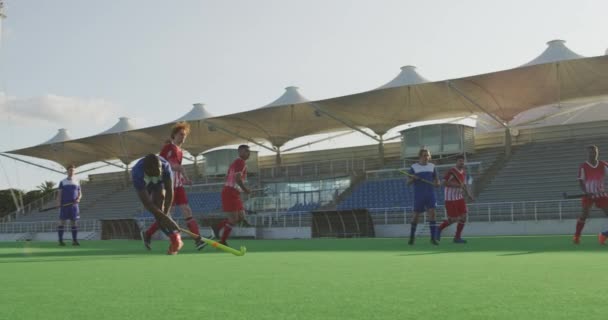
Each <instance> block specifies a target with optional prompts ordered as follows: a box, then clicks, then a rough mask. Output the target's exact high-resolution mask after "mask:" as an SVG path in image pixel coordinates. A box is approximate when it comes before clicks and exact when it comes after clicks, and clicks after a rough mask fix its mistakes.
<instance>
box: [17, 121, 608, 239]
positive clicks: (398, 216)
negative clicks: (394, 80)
mask: <svg viewBox="0 0 608 320" xmlns="http://www.w3.org/2000/svg"><path fill="white" fill-rule="evenodd" d="M605 128H607V126H606V123H605V122H598V123H587V124H576V125H568V126H559V127H551V126H549V127H541V128H530V129H526V130H521V131H520V135H519V136H518V139H516V141H515V144H514V148H513V153H512V155H511V156H510V157H508V158H504V149H503V148H502V147H500V145H499V143H498V142H492V141H494V140H497V139H496V138H495V137H496V136H497V135H498V134H497V133H487V134H479V135H478V136H477V140H476V141H478V143H479V145H478V147H480V148H479V149H476V150H475V152H474V153H473V154H469V155H467V163H468V165H469V168H468V171H469V172H470V173H471V176H472V180H473V185H474V186H477V184H478V183H481V181H484V180H485V183H486V184H485V187H484V188H483V189H481V190H478V193H479V195H478V198H477V202H476V203H472V204H470V205H469V208H470V218H469V220H470V221H472V222H474V221H479V222H485V221H492V222H494V223H495V222H499V221H511V222H517V221H530V220H532V221H538V220H547V219H549V220H553V219H555V220H562V219H572V218H574V217H575V216H576V214H577V213H578V210H579V208H578V205H577V203H578V202H577V201H572V200H570V201H568V200H562V199H561V194H562V192H568V193H576V192H577V190H578V184H577V183H576V174H577V168H578V165H579V164H580V163H581V162H582V161H584V159H585V153H584V146H586V145H588V144H591V143H595V144H597V145H598V146H599V147H600V151H601V150H606V149H608V144H606V143H604V142H603V141H602V140H603V139H602V137H607V136H608V131H607V130H606V129H605ZM579 130H580V131H582V134H578V133H577V134H574V135H573V134H572V132H579ZM374 147H375V146H361V147H354V148H344V149H332V150H328V151H325V152H327V153H328V154H329V155H328V156H327V157H326V156H323V151H313V152H310V153H293V154H286V155H284V161H285V162H286V163H287V164H286V165H285V166H284V167H282V168H283V169H281V170H277V169H276V166H275V165H274V164H273V162H272V161H269V159H268V158H270V157H268V158H264V157H260V161H259V164H260V174H259V175H254V176H253V177H251V181H250V183H253V184H255V185H260V186H264V187H265V188H266V189H265V193H264V194H262V195H260V196H258V197H255V198H253V199H251V200H250V201H248V202H247V205H248V209H249V210H251V211H253V212H256V213H257V215H254V216H252V217H251V219H250V220H251V221H252V222H255V223H258V224H259V225H260V226H264V227H268V226H279V227H281V226H285V227H288V226H292V227H299V228H302V227H304V228H307V227H310V223H311V217H310V216H309V215H310V213H311V212H314V211H316V210H321V209H323V210H327V209H330V210H338V211H348V210H361V209H363V210H368V211H369V212H370V213H371V214H372V216H373V217H374V218H373V219H374V223H375V224H376V225H377V229H379V228H378V226H379V225H387V226H392V225H395V224H397V225H398V224H403V223H404V222H406V221H407V216H409V214H411V206H412V201H413V198H412V193H411V190H410V189H409V188H408V186H407V184H406V183H405V181H406V180H405V178H404V177H403V176H402V175H400V174H399V172H398V170H399V169H403V168H407V167H408V166H409V164H410V163H412V161H414V160H413V159H400V157H399V156H398V152H399V144H398V143H393V144H387V145H386V150H387V154H386V158H387V161H386V162H385V165H384V166H382V167H381V166H380V165H379V164H378V161H377V159H375V158H374V157H375V155H374V151H375V148H374ZM556 150H559V157H557V156H555V154H556ZM355 154H356V155H358V156H357V157H355V156H354V155H355ZM340 156H341V159H340ZM332 157H334V159H331V158H332ZM315 158H317V159H318V158H321V159H327V158H330V159H331V160H327V161H321V162H314V161H311V160H313V159H315ZM355 158H356V159H357V160H356V161H354V160H353V159H355ZM434 161H435V162H436V164H437V165H438V170H439V171H440V174H441V172H444V171H443V170H445V169H446V168H447V167H449V166H451V165H452V164H453V158H451V157H445V158H441V159H435V160H434ZM496 163H500V165H499V166H497V165H496ZM201 167H202V170H201V171H204V163H202V164H201ZM492 169H494V171H495V172H490V171H493V170H492ZM189 170H191V171H193V168H192V167H190V168H189ZM279 172H280V174H278V173H279ZM345 174H347V175H345ZM314 177H316V179H313V180H311V179H312V178H314ZM222 179H223V177H221V176H220V177H213V178H211V177H199V178H198V179H197V181H196V183H195V186H194V187H192V188H190V189H189V191H188V194H189V199H190V204H191V207H192V209H193V212H194V214H195V216H196V217H197V218H198V219H202V218H203V217H206V216H210V217H212V216H215V215H217V214H220V213H221V196H220V189H221V186H222V183H221V182H220V181H222ZM131 188H132V187H131V186H130V185H129V184H127V183H125V181H124V173H109V174H102V175H93V176H91V177H90V179H89V181H87V182H85V183H84V184H83V194H85V197H84V198H83V201H82V204H81V208H82V209H81V212H82V213H81V216H82V219H86V220H107V219H119V218H137V219H143V220H146V219H148V220H149V218H150V216H149V214H147V213H146V212H145V211H144V210H143V208H142V207H141V205H140V204H139V201H138V200H137V198H136V194H135V192H133V191H132V189H131ZM337 190H339V193H338V192H337ZM437 199H438V204H439V205H440V207H439V214H440V216H441V214H442V207H441V205H442V202H443V193H442V190H437ZM260 203H261V204H262V205H260ZM52 204H53V203H52V202H49V203H48V204H47V205H52ZM175 214H176V217H177V218H178V219H179V218H180V217H181V214H180V212H179V210H177V211H176V212H175ZM55 219H56V212H44V213H34V214H29V215H22V216H18V217H17V219H16V221H15V222H13V223H14V224H19V223H23V224H25V223H29V224H33V223H36V222H38V223H42V221H53V220H55ZM91 225H94V224H91ZM46 226H47V227H46V228H47V229H48V230H46V231H47V232H51V231H52V228H53V224H52V223H48V222H47V223H46ZM5 229H6V227H5ZM403 229H405V228H403ZM6 230H8V229H6ZM421 232H424V231H421ZM376 235H377V236H383V233H382V232H379V233H378V232H377V233H376ZM385 235H386V234H385ZM389 235H390V233H389ZM262 236H263V235H262Z"/></svg>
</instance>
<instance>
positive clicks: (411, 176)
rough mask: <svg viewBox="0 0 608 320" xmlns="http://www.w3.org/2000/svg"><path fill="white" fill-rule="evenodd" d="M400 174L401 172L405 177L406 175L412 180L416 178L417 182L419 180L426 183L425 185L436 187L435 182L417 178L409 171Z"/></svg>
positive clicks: (401, 171)
mask: <svg viewBox="0 0 608 320" xmlns="http://www.w3.org/2000/svg"><path fill="white" fill-rule="evenodd" d="M399 172H400V173H401V174H404V175H406V176H408V177H410V178H415V180H419V181H422V182H424V183H428V184H430V185H432V186H435V183H434V182H432V181H429V180H426V179H422V178H419V177H418V176H416V175H414V174H411V173H409V172H407V171H403V170H399Z"/></svg>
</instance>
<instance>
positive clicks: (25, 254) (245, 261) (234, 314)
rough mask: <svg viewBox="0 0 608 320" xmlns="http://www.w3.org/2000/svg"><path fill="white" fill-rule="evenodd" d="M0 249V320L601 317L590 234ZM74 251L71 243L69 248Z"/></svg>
mask: <svg viewBox="0 0 608 320" xmlns="http://www.w3.org/2000/svg"><path fill="white" fill-rule="evenodd" d="M570 240H571V238H570V237H565V236H547V237H487V238H469V243H468V244H466V245H457V244H453V243H451V242H450V239H448V238H446V239H444V240H443V241H442V243H441V245H440V246H438V247H433V246H431V245H430V244H429V243H428V238H419V239H418V241H417V244H416V245H415V246H411V247H410V246H408V245H407V244H406V242H405V240H404V239H314V240H248V241H245V240H232V241H230V244H231V245H232V246H233V247H237V248H238V246H240V245H246V246H247V249H248V251H247V254H246V255H245V256H243V257H236V256H232V255H230V254H226V253H221V252H216V250H215V249H211V248H207V249H205V250H204V251H203V252H197V251H196V250H195V249H194V246H193V244H192V242H191V241H186V245H185V247H184V249H182V251H181V252H180V254H179V255H177V256H166V255H164V252H165V250H166V247H167V243H166V242H161V241H156V242H153V251H151V252H148V251H145V250H144V249H143V246H142V244H141V243H140V242H139V241H82V246H81V247H69V246H68V247H58V246H57V245H56V244H55V243H42V242H33V243H30V242H20V243H14V242H13V243H6V242H5V243H0V284H1V286H2V290H1V291H0V303H1V304H2V307H1V308H0V319H112V320H116V319H147V320H154V319H213V320H227V319H539V318H541V317H546V318H547V319H572V318H576V319H601V318H602V319H603V318H605V317H606V314H607V312H608V306H606V304H605V302H604V300H605V298H604V291H603V289H604V288H605V287H606V284H607V283H608V273H607V268H606V262H608V256H607V255H608V248H606V247H602V246H599V245H598V244H597V240H596V238H595V237H592V236H587V237H583V239H582V244H581V245H579V246H574V245H573V244H572V243H571V241H570ZM67 243H68V244H69V241H68V242H67Z"/></svg>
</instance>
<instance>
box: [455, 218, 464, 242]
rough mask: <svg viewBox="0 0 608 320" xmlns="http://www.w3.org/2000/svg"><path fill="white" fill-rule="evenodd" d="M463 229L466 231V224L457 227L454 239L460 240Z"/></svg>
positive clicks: (460, 223) (459, 223) (459, 224)
mask: <svg viewBox="0 0 608 320" xmlns="http://www.w3.org/2000/svg"><path fill="white" fill-rule="evenodd" d="M462 229H464V222H458V224H457V225H456V235H454V238H456V239H460V237H461V236H462Z"/></svg>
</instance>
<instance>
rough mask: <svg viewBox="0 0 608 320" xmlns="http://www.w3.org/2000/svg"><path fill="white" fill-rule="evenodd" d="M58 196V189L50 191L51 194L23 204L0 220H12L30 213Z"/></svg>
mask: <svg viewBox="0 0 608 320" xmlns="http://www.w3.org/2000/svg"><path fill="white" fill-rule="evenodd" d="M56 198H57V190H55V191H53V192H50V193H49V194H47V195H44V196H42V197H40V198H38V199H36V200H34V201H32V202H30V203H28V204H26V205H25V206H23V208H19V209H17V210H15V211H13V212H11V213H9V214H7V215H6V216H4V217H2V219H0V222H10V221H13V220H15V219H17V217H18V216H22V215H27V214H30V213H32V212H34V211H37V210H38V209H40V208H41V207H42V206H43V205H44V204H45V203H47V202H49V201H51V200H54V199H56Z"/></svg>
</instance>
